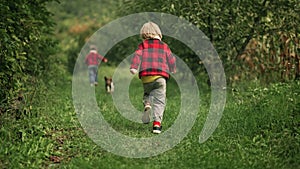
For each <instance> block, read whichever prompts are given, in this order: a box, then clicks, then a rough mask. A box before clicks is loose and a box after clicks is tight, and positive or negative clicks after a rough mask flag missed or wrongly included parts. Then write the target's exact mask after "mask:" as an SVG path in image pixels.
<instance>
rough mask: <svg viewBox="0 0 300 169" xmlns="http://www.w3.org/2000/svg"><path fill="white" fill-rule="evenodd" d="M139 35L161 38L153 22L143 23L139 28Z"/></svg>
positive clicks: (148, 37)
mask: <svg viewBox="0 0 300 169" xmlns="http://www.w3.org/2000/svg"><path fill="white" fill-rule="evenodd" d="M140 35H141V37H142V38H143V39H155V38H159V39H161V38H162V34H161V31H160V29H159V27H158V25H157V24H155V23H153V22H147V23H145V24H144V25H143V27H142V28H141V31H140Z"/></svg>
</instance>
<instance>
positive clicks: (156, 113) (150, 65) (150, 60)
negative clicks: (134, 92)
mask: <svg viewBox="0 0 300 169" xmlns="http://www.w3.org/2000/svg"><path fill="white" fill-rule="evenodd" d="M140 35H141V37H142V39H143V42H142V43H140V44H139V46H138V49H137V50H136V51H135V54H134V56H133V58H132V61H131V66H130V72H131V73H132V74H136V73H137V72H138V71H137V69H138V68H139V78H140V79H141V80H142V83H143V88H144V97H143V103H144V114H143V116H142V121H143V123H145V124H148V123H149V122H150V110H151V109H152V110H153V120H154V121H153V133H156V134H159V133H161V129H162V126H161V122H162V119H163V113H164V110H165V101H166V80H167V79H168V78H169V77H170V75H169V74H170V72H171V73H175V72H176V65H175V62H176V59H175V57H174V56H173V55H172V52H171V50H170V48H169V47H168V45H167V44H165V43H164V42H162V41H161V39H162V34H161V31H160V29H159V27H158V26H157V25H156V24H155V23H153V22H147V23H145V24H144V25H143V27H142V28H141V31H140ZM150 98H151V99H150Z"/></svg>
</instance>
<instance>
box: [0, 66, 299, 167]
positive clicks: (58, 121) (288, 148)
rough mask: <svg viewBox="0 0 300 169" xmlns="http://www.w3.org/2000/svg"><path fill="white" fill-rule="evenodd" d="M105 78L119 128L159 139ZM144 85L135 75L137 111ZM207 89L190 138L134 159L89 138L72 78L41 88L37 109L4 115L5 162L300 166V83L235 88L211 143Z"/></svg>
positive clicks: (108, 105)
mask: <svg viewBox="0 0 300 169" xmlns="http://www.w3.org/2000/svg"><path fill="white" fill-rule="evenodd" d="M101 71H103V72H110V73H112V72H113V69H112V68H109V67H104V68H103V69H102V70H101ZM101 71H100V74H101V75H104V73H103V72H101ZM100 77H101V76H100ZM100 77H99V78H100ZM101 79H102V78H101ZM101 84H104V81H102V80H101V81H100V86H99V87H98V88H97V89H96V93H97V102H98V105H99V107H100V109H101V111H102V114H103V116H104V117H105V119H106V120H107V121H108V122H109V123H110V124H111V126H112V127H113V128H114V129H115V130H117V131H119V132H121V133H123V134H126V135H129V136H132V137H151V136H152V134H151V133H150V129H151V125H143V124H138V123H134V122H131V121H129V120H124V118H122V117H121V116H120V114H119V113H118V111H117V110H116V108H115V107H114V105H113V100H112V98H111V95H109V94H106V93H105V91H104V87H103V86H102V85H101ZM176 88H177V85H176V84H175V83H173V82H172V81H170V83H169V84H168V98H169V99H168V102H167V104H168V105H167V108H166V113H165V121H164V127H165V129H167V128H169V127H171V126H172V124H173V122H174V120H175V119H176V116H177V114H176V111H177V110H179V108H180V107H179V106H180V104H178V103H180V93H179V92H175V91H178V90H176ZM141 91H142V89H141V85H140V83H139V81H137V80H136V81H133V82H132V84H131V86H130V99H131V101H132V103H133V105H134V106H135V107H136V108H137V109H140V108H141V106H142V105H141V102H140V100H141V97H142V96H141V94H142V93H141ZM200 91H201V92H200V93H201V94H200V97H201V106H200V110H199V114H198V118H197V120H196V122H195V124H194V127H193V128H192V129H191V131H190V132H189V133H188V134H187V137H185V138H184V139H183V140H182V141H181V142H180V143H179V144H178V145H176V146H175V147H174V148H172V149H170V150H169V151H166V152H165V153H163V154H160V155H158V156H154V157H149V158H126V157H121V156H117V155H114V154H112V153H110V152H107V151H106V150H104V149H103V148H101V147H100V146H97V145H96V144H95V143H94V142H93V141H92V140H91V139H90V138H89V137H87V135H86V133H85V132H84V131H83V129H82V127H81V125H80V123H79V121H78V119H77V116H76V114H75V112H74V108H73V103H72V95H71V77H68V78H67V79H66V81H63V82H60V83H57V84H55V83H53V84H52V86H51V88H48V89H46V88H45V90H43V91H40V94H39V95H38V98H37V99H36V102H35V103H34V104H35V105H34V106H33V108H32V113H31V114H30V115H26V116H25V117H23V118H22V119H20V120H16V119H13V118H11V116H10V115H2V116H1V129H0V136H1V149H0V168H126V169H128V168H152V169H153V168H206V169H207V168H230V169H232V168H255V169H257V168H287V169H290V168H300V164H299V161H300V146H299V143H300V136H299V133H300V132H299V130H300V129H299V124H300V117H299V116H300V115H299V112H300V107H299V103H300V101H299V98H300V89H299V84H296V83H295V84H276V85H272V86H271V87H269V88H262V87H261V88H252V89H248V90H246V91H243V92H239V91H238V90H233V91H231V90H230V91H228V98H227V105H226V108H225V111H224V115H223V117H222V120H221V122H220V124H219V126H218V128H217V130H216V131H215V132H214V134H213V136H212V137H210V139H209V140H208V141H206V142H205V143H203V144H200V143H199V142H198V137H199V133H200V132H201V129H202V126H203V123H204V121H205V118H206V115H207V111H208V106H209V99H210V98H209V92H208V90H207V91H206V90H204V89H202V90H200ZM174 110H175V111H174ZM95 125H97V124H95ZM153 148H155V147H153Z"/></svg>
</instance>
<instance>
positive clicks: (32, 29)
mask: <svg viewBox="0 0 300 169" xmlns="http://www.w3.org/2000/svg"><path fill="white" fill-rule="evenodd" d="M50 1H51V0H48V1H47V0H46V1H44V0H38V1H35V2H29V1H26V0H24V1H23V0H22V1H8V0H4V1H1V2H0V8H1V10H0V11H1V16H2V17H1V20H0V28H1V32H0V38H1V43H0V46H1V57H0V63H1V64H0V78H1V81H0V88H1V90H0V98H1V99H0V104H1V105H0V114H2V113H3V112H6V111H10V110H11V111H12V112H14V111H17V110H19V111H21V112H22V111H23V109H24V105H25V106H26V108H29V107H30V106H31V101H32V99H33V97H35V92H36V88H37V87H38V86H39V83H40V82H41V77H44V79H47V78H46V77H45V76H47V77H48V78H50V76H48V75H49V74H51V72H50V69H51V64H52V63H54V61H53V57H52V55H53V54H54V53H55V51H56V42H55V40H54V38H53V36H52V33H53V25H54V22H53V21H52V19H51V18H50V13H49V12H48V10H47V9H46V3H47V2H50ZM24 102H26V104H24Z"/></svg>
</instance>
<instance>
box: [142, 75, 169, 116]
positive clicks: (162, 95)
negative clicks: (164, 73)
mask: <svg viewBox="0 0 300 169" xmlns="http://www.w3.org/2000/svg"><path fill="white" fill-rule="evenodd" d="M143 86H144V97H143V102H144V105H146V104H150V105H151V106H152V112H153V120H154V121H158V122H161V121H162V119H163V113H164V111H165V105H166V103H165V102H166V79H165V78H158V79H156V80H155V81H154V82H151V83H144V84H143Z"/></svg>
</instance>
